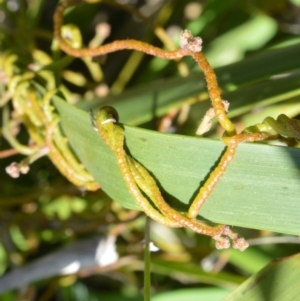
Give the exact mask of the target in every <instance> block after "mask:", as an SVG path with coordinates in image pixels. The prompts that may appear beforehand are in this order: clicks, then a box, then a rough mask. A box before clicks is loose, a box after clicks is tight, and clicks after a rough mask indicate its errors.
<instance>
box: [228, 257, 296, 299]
mask: <svg viewBox="0 0 300 301" xmlns="http://www.w3.org/2000/svg"><path fill="white" fill-rule="evenodd" d="M299 263H300V254H296V255H294V256H291V257H286V258H283V259H278V260H274V261H272V262H271V263H270V264H269V265H267V266H266V267H265V268H264V269H262V270H261V271H260V272H258V273H257V274H255V275H253V276H252V277H250V278H249V279H248V280H246V281H245V282H244V283H243V284H242V285H241V286H239V287H238V288H237V289H236V290H234V291H233V292H232V293H230V294H229V295H228V296H227V297H225V298H224V299H223V301H226V300H228V301H229V300H230V301H238V300H243V301H247V300H256V301H263V300H272V301H284V300H297V298H298V297H299V294H300V286H299V285H298V279H299V273H300V264H299Z"/></svg>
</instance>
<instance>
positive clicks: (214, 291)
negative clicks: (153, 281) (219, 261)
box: [152, 288, 227, 301]
mask: <svg viewBox="0 0 300 301" xmlns="http://www.w3.org/2000/svg"><path fill="white" fill-rule="evenodd" d="M226 292H227V290H225V289H221V288H187V289H180V290H174V291H171V292H166V293H161V294H157V295H155V296H153V298H152V300H153V301H181V300H183V299H187V300H189V301H198V300H205V301H220V300H221V298H223V297H224V296H226Z"/></svg>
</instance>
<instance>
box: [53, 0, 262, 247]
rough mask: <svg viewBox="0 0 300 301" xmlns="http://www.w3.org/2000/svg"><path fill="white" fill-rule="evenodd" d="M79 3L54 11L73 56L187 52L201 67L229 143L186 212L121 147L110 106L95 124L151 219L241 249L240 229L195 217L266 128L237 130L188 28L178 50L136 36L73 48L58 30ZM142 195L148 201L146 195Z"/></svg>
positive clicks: (75, 0)
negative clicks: (242, 147) (242, 146)
mask: <svg viewBox="0 0 300 301" xmlns="http://www.w3.org/2000/svg"><path fill="white" fill-rule="evenodd" d="M79 2H81V1H80V0H72V1H66V2H63V3H62V4H60V5H59V6H58V8H57V10H56V12H55V14H54V35H55V38H56V40H57V41H58V44H59V46H60V48H61V49H62V50H63V51H64V52H66V53H67V54H69V55H72V56H75V57H85V56H89V57H95V56H101V55H105V54H108V53H112V52H116V51H119V50H137V51H141V52H144V53H146V54H149V55H153V56H156V57H159V58H163V59H168V60H178V59H181V58H183V57H185V56H191V57H192V58H193V59H194V60H195V61H196V62H197V64H198V65H199V67H200V68H201V69H202V71H203V73H204V76H205V79H206V83H207V88H208V93H209V97H210V99H211V102H212V106H213V114H212V115H214V116H215V117H216V118H217V120H218V121H219V122H220V124H221V126H222V128H223V129H224V130H225V133H224V137H223V142H224V143H225V145H226V146H227V149H226V151H225V153H224V154H223V155H222V158H221V160H220V162H219V163H218V165H217V167H216V168H215V170H214V171H213V172H212V173H211V174H210V176H209V178H208V180H207V181H206V183H205V184H204V186H203V187H202V188H201V189H200V190H199V193H198V194H197V196H196V198H195V199H194V200H193V202H192V204H191V206H190V209H189V211H188V213H187V215H185V214H182V213H180V212H178V211H176V210H174V209H173V208H171V207H170V206H169V205H168V204H167V203H166V202H165V200H164V199H163V197H162V195H161V192H160V190H159V188H158V186H157V184H156V182H155V180H154V179H153V178H152V176H151V175H150V174H149V173H148V171H147V170H146V169H145V168H144V167H143V166H142V165H141V164H140V163H138V162H137V161H135V160H134V159H133V158H131V157H130V156H129V155H128V154H127V153H126V152H125V150H124V130H123V129H122V128H121V127H120V126H119V125H117V124H116V122H117V117H114V112H113V109H112V108H104V109H103V110H100V112H99V114H98V115H97V116H98V117H97V118H96V124H95V123H94V122H93V127H94V128H95V129H96V130H97V131H98V132H99V133H100V135H101V137H102V139H103V140H104V141H105V142H106V144H107V145H108V146H109V148H110V149H111V150H112V151H113V152H114V153H115V155H116V159H117V162H118V165H119V168H120V171H121V173H122V176H123V179H124V181H125V183H126V185H127V188H128V190H129V192H130V193H131V195H132V196H133V197H134V199H135V201H136V202H137V204H139V205H140V207H141V208H142V209H143V210H144V211H145V213H147V214H148V215H149V216H150V217H152V218H153V219H155V220H157V221H159V222H160V223H163V224H165V225H169V226H171V227H186V228H189V229H191V230H193V231H195V232H197V233H201V234H205V235H209V236H212V237H213V238H214V239H215V240H216V246H217V248H228V247H229V245H230V243H229V238H230V239H231V240H232V243H233V246H234V247H235V248H237V249H240V250H244V249H245V248H246V247H247V246H248V244H247V243H246V242H245V240H244V239H243V238H240V237H239V236H238V234H235V233H233V232H232V231H231V230H230V229H229V227H228V226H221V225H220V226H216V227H210V226H207V225H205V224H203V223H201V222H200V221H198V220H196V219H195V218H196V217H197V215H198V214H199V210H200V209H201V207H202V205H203V204H204V202H205V201H206V199H207V198H208V196H209V195H210V193H211V192H212V191H213V189H214V187H215V186H216V184H217V183H218V181H219V180H220V177H221V176H222V175H223V174H224V172H225V171H226V168H227V166H228V165H229V163H230V162H231V161H232V160H233V158H234V155H235V151H236V149H237V146H238V144H239V143H241V142H254V141H259V140H265V139H266V138H267V137H268V135H267V134H264V133H250V134H249V133H247V134H245V133H242V134H237V133H236V130H235V126H234V124H233V123H232V122H231V121H230V119H229V118H228V117H227V109H228V103H227V102H226V101H224V100H222V98H221V90H220V88H219V86H218V83H217V78H216V74H215V72H214V70H213V69H212V67H211V66H210V64H209V63H208V61H207V60H206V58H205V56H204V54H203V53H202V52H201V49H202V40H201V38H199V37H193V36H192V34H191V32H190V31H188V30H184V31H183V32H182V34H181V38H180V46H181V49H177V50H173V51H170V50H163V49H161V48H158V47H155V46H153V45H150V44H147V43H145V42H141V41H137V40H132V39H129V40H117V41H114V42H112V43H109V44H105V45H102V46H99V47H96V48H82V49H75V48H73V47H71V46H70V45H69V44H68V41H67V40H68V37H66V38H64V37H62V35H61V27H62V25H63V12H64V10H65V9H66V8H67V7H69V6H72V5H74V4H77V3H79ZM144 195H146V196H147V197H148V198H149V199H150V201H151V202H150V201H149V200H148V199H147V198H145V197H144Z"/></svg>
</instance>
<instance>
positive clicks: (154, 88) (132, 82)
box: [0, 0, 300, 301]
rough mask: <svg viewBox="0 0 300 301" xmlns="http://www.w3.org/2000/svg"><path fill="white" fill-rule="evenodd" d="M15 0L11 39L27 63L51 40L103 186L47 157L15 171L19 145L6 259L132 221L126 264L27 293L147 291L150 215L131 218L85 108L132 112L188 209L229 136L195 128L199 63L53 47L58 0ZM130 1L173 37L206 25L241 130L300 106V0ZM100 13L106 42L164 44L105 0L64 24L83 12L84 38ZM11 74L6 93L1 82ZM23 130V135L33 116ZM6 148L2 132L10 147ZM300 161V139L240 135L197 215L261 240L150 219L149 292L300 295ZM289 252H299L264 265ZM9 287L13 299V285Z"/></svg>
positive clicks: (136, 150)
mask: <svg viewBox="0 0 300 301" xmlns="http://www.w3.org/2000/svg"><path fill="white" fill-rule="evenodd" d="M8 3H9V2H6V1H4V2H0V5H1V10H0V17H1V16H3V17H1V18H3V24H2V25H1V27H0V29H1V32H0V35H1V52H4V51H7V50H10V51H12V52H15V53H17V54H18V56H19V67H20V70H21V71H20V72H22V71H23V72H24V71H25V70H26V68H27V66H28V64H30V63H31V61H32V57H31V53H32V51H33V49H42V50H43V51H45V52H47V53H48V54H49V55H50V56H51V57H52V58H53V59H54V61H55V64H52V65H51V66H50V67H49V69H50V70H51V71H53V74H55V75H56V77H57V78H56V80H57V82H58V83H62V84H64V85H65V87H66V90H67V95H68V102H69V103H68V104H67V103H66V102H63V101H62V99H61V97H59V96H57V97H55V99H54V104H55V106H56V108H57V110H58V112H59V114H60V117H61V122H62V127H63V129H64V131H65V134H66V135H67V137H68V139H69V141H70V143H71V145H72V147H73V149H74V150H75V152H76V154H77V155H78V157H79V158H80V160H81V161H82V162H83V164H84V165H85V167H86V168H87V169H88V170H89V171H90V172H91V173H92V174H93V176H94V177H95V179H96V180H97V181H98V182H99V183H100V184H101V185H102V186H103V188H104V191H97V192H93V193H92V192H86V193H82V192H81V191H79V190H78V189H77V188H76V187H74V186H73V185H71V184H70V183H68V182H67V181H66V180H65V179H64V178H63V177H62V176H61V175H60V174H59V172H58V171H57V169H56V168H55V167H54V166H53V165H52V164H51V162H50V161H49V160H48V159H47V158H42V159H40V160H39V161H37V162H35V163H34V164H32V166H31V170H30V172H29V174H28V175H25V176H22V177H20V178H18V179H11V178H9V177H8V175H7V174H6V173H5V171H4V170H5V167H6V166H7V165H9V164H10V163H11V162H12V161H18V160H20V159H22V157H21V156H17V157H14V158H13V159H12V158H11V157H9V158H5V159H3V160H1V161H0V164H1V172H0V177H1V187H0V206H1V210H0V223H1V248H0V270H1V272H2V273H4V272H5V271H9V270H10V269H11V268H12V267H13V266H18V265H23V264H26V263H29V262H31V261H33V260H34V259H36V258H40V257H42V256H43V255H45V254H46V253H48V252H49V251H51V250H52V249H55V248H58V247H60V246H62V245H66V244H68V243H70V242H72V241H74V240H78V239H80V238H82V237H85V236H89V235H94V234H97V233H99V229H100V230H101V232H104V233H107V231H108V229H110V228H111V227H113V226H116V225H119V224H121V223H122V222H124V221H126V220H128V222H127V223H126V228H125V230H124V231H123V232H122V234H121V235H120V237H119V239H118V241H117V246H118V250H119V253H120V256H121V257H125V256H127V255H135V258H134V259H132V261H131V262H130V263H129V264H127V265H125V266H118V267H117V268H116V269H114V270H111V271H109V272H107V273H105V274H97V275H93V276H90V277H88V278H83V279H82V278H80V277H77V276H76V275H75V276H73V277H63V278H55V279H53V278H51V279H43V280H42V279H41V281H38V283H37V284H34V285H33V287H34V289H35V290H34V292H35V293H34V294H33V295H32V297H31V299H32V300H44V299H43V298H45V299H46V298H48V299H47V300H102V299H103V300H142V299H143V297H142V289H143V279H142V278H143V277H141V275H142V270H143V246H142V243H141V241H142V239H143V237H144V234H143V231H144V215H138V216H136V218H134V219H132V218H131V216H133V215H134V214H135V212H134V211H131V210H129V209H126V208H130V209H137V208H136V207H135V206H134V204H133V201H132V199H131V198H130V196H129V195H128V193H127V192H126V189H125V186H124V184H122V180H121V178H120V176H119V174H118V171H117V167H116V164H115V162H114V158H113V156H112V155H111V154H110V153H109V151H108V149H106V148H105V146H104V144H103V143H102V141H101V139H99V137H98V135H97V133H95V132H94V131H92V130H91V128H90V123H89V119H88V114H87V113H86V112H85V111H87V110H88V109H89V108H93V109H95V108H98V107H100V106H102V105H107V104H109V105H111V106H113V107H115V108H116V109H117V110H118V112H119V114H120V121H121V122H122V123H125V124H126V126H125V130H126V143H127V146H128V149H129V150H130V152H131V154H132V155H133V156H134V157H135V158H137V159H138V160H139V161H140V162H142V163H143V164H144V165H145V166H146V167H147V168H149V170H150V171H151V172H152V173H153V175H154V176H155V177H156V178H157V179H158V181H159V183H160V185H161V186H162V188H163V190H164V192H165V194H166V195H167V196H168V200H169V201H170V203H172V205H174V206H175V207H176V206H177V208H178V209H184V208H186V206H185V204H187V203H188V202H189V201H190V199H191V197H192V195H193V193H194V192H195V191H196V189H197V187H199V185H201V183H202V181H203V179H204V178H205V177H206V176H207V175H208V173H209V171H210V170H211V168H212V167H213V166H214V164H215V162H216V160H217V159H218V158H219V156H220V154H221V152H222V149H223V145H222V144H221V142H219V140H216V138H218V137H220V133H219V132H218V127H217V126H215V127H214V129H213V130H212V131H211V132H209V133H208V134H207V138H213V139H214V140H213V139H199V138H194V137H192V136H193V135H194V132H195V129H196V127H197V124H198V123H199V121H200V120H201V118H202V116H203V115H204V113H205V111H206V110H207V109H208V108H209V106H210V104H209V101H208V99H207V93H206V88H205V82H204V79H203V76H202V74H201V72H200V71H199V70H198V68H197V67H196V66H194V63H193V62H192V61H191V60H189V59H185V60H184V62H185V64H186V65H187V66H188V68H189V70H190V73H189V74H188V75H187V76H186V77H184V78H183V77H181V76H180V75H179V74H178V69H177V67H176V64H174V62H167V61H164V60H161V59H156V58H152V57H147V56H144V55H142V54H137V53H134V54H131V53H130V52H128V51H126V52H118V53H115V54H111V55H108V56H107V57H106V58H105V59H101V58H100V59H99V60H98V61H99V62H98V63H97V67H95V66H94V65H93V64H91V65H87V64H84V63H83V62H82V61H80V60H75V59H72V58H70V57H68V56H65V55H64V54H62V53H61V54H57V53H55V52H52V50H51V42H52V19H51V18H52V14H53V12H54V8H55V1H30V2H28V4H27V2H25V1H20V2H16V3H18V5H17V10H16V12H15V11H13V9H14V8H13V7H11V6H9V4H8ZM11 3H12V2H11ZM134 5H135V6H136V7H139V8H140V9H142V8H143V9H144V10H145V11H146V12H149V13H150V17H151V18H152V19H155V20H156V21H157V22H158V24H160V25H161V26H163V27H164V28H166V29H167V30H168V32H169V33H170V34H172V33H173V35H172V37H173V39H174V42H175V43H177V42H178V41H177V39H178V35H179V31H180V30H181V29H183V28H188V29H190V30H192V32H193V34H194V35H199V36H201V37H202V39H203V40H204V49H203V51H204V53H205V54H206V55H207V58H208V60H209V61H210V63H211V64H212V65H213V66H214V67H216V73H217V75H218V81H219V83H220V86H221V87H222V89H223V95H224V99H226V100H228V101H230V103H231V106H230V116H231V117H233V118H234V120H235V122H236V124H237V125H238V127H239V128H240V129H243V128H244V127H246V126H249V125H251V124H255V123H257V122H261V121H262V120H263V119H264V118H265V117H266V116H273V117H276V116H277V115H279V114H281V113H285V114H287V115H289V116H290V117H296V116H298V115H299V112H300V104H299V95H300V89H299V83H300V77H299V66H300V56H299V53H300V44H299V41H300V39H299V32H300V29H299V27H300V25H299V18H300V4H299V3H297V1H296V0H294V1H285V0H280V1H276V2H275V1H268V0H264V1H253V0H247V1H239V0H230V1H223V0H214V1H213V0H209V1H162V2H161V3H160V4H158V6H157V7H155V5H154V6H152V5H151V4H150V2H149V3H148V4H147V3H146V2H144V1H136V3H134ZM191 5H194V6H191ZM191 7H192V13H193V12H195V11H196V12H197V9H200V11H199V14H198V15H196V16H194V17H192V16H191V15H190V13H189V10H188V8H191ZM99 20H102V21H107V23H108V24H110V25H111V33H110V35H109V37H108V41H113V40H116V39H122V38H127V37H130V38H136V39H140V40H143V41H148V42H150V43H153V44H155V45H160V44H159V41H158V40H157V39H156V38H155V36H154V33H153V29H151V28H149V27H148V26H147V24H144V23H143V22H140V21H137V20H136V19H135V18H133V17H132V16H131V15H130V14H128V13H125V12H123V11H120V10H115V9H112V8H111V7H109V6H106V5H100V4H99V3H96V4H82V5H81V6H80V7H77V8H75V9H72V10H70V11H69V13H68V14H67V15H66V18H65V23H74V24H76V25H77V26H78V27H79V28H80V29H81V31H82V36H83V40H84V43H85V44H87V43H88V42H89V40H90V39H91V38H92V37H93V36H94V26H95V25H96V24H97V23H98V22H99ZM99 64H100V65H99ZM99 66H101V69H100V68H99ZM0 67H1V66H0ZM66 71H72V73H71V72H69V73H68V72H66ZM58 74H59V76H58ZM95 74H98V75H95ZM95 78H97V80H95ZM1 85H2V86H1V89H2V92H3V91H4V89H5V88H4V87H5V83H2V84H1ZM38 87H39V89H41V90H42V91H43V87H40V86H38ZM97 88H98V89H99V88H102V89H104V91H105V90H106V89H108V90H109V92H110V95H109V96H106V97H104V96H99V93H98V95H97ZM70 103H75V105H72V106H71V105H70ZM183 105H185V106H186V105H191V107H190V111H189V114H188V118H187V120H186V121H185V122H184V123H182V124H180V123H178V121H176V122H175V126H176V132H177V133H178V134H181V135H170V134H164V135H163V134H160V133H156V132H153V131H149V130H156V129H157V124H158V119H159V118H160V117H162V116H163V115H164V114H166V113H167V112H169V111H170V110H171V109H175V108H180V107H182V106H183ZM78 108H79V109H80V110H78ZM74 121H75V122H74ZM127 125H128V126H127ZM137 127H139V128H137ZM182 135H185V136H182ZM18 138H19V139H20V141H22V142H23V143H26V141H27V139H28V136H27V133H26V131H25V130H24V129H21V132H20V133H19V136H18ZM7 148H9V145H8V143H7V142H6V141H5V139H3V138H2V139H1V150H4V149H7ZM299 165H300V154H299V149H296V148H295V149H292V148H287V147H278V146H270V145H250V144H245V145H241V146H239V150H238V153H237V157H236V158H235V160H234V161H233V162H232V164H231V165H230V167H229V169H228V172H226V174H225V175H224V177H223V178H222V181H221V182H220V184H219V185H218V186H217V188H216V190H215V191H214V192H213V194H212V196H211V198H209V200H208V202H207V204H205V207H204V208H203V212H201V215H202V216H203V217H205V218H207V219H209V220H211V221H213V222H220V223H226V224H230V225H234V226H240V227H245V228H244V229H238V232H239V233H241V234H243V236H244V237H245V238H247V239H249V241H250V242H251V239H253V240H252V242H253V246H251V247H250V248H249V249H247V250H246V251H245V252H243V253H241V252H239V251H236V250H231V249H230V250H225V251H216V250H215V249H214V246H213V244H212V243H211V241H210V239H209V238H207V237H202V236H199V235H196V234H194V233H190V232H188V231H186V230H184V229H175V230H174V229H168V228H164V227H162V226H160V225H157V224H152V225H151V237H152V240H153V241H154V243H155V244H156V245H157V246H158V247H159V248H160V251H159V252H157V253H152V255H151V265H152V292H153V295H154V297H153V298H152V299H151V300H156V301H166V300H170V299H171V298H172V300H174V301H175V300H177V299H178V300H182V298H188V299H189V300H200V299H201V298H202V299H203V300H222V299H223V298H224V300H294V296H298V295H299V288H298V287H297V286H296V285H295V286H291V283H293V282H295V281H296V279H297V278H299V271H300V267H299V255H298V254H297V252H299V242H297V240H296V237H292V236H287V234H294V235H299V232H300V224H299V218H298V216H299V195H300V191H299V190H300V189H299V187H300V186H299V179H300V173H299V170H300V168H299ZM112 199H113V200H112ZM121 205H122V206H121ZM123 206H125V207H123ZM235 228H236V227H235ZM254 229H257V230H254ZM272 231H275V232H279V233H280V234H278V233H273V232H272ZM268 237H273V240H272V239H271V240H269V239H268ZM255 239H256V240H255ZM291 242H292V243H291ZM254 243H257V244H258V245H254ZM285 256H291V257H290V258H289V257H288V258H285V259H284V260H281V261H278V262H274V263H272V264H271V265H269V266H268V263H269V262H270V261H271V260H274V259H275V258H279V257H285ZM264 267H265V268H264ZM262 268H264V269H263V270H262V271H260V272H259V273H258V271H259V270H260V269H262ZM261 279H263V281H262V280H261ZM261 281H262V282H261ZM0 283H1V278H0ZM279 284H280V285H279ZM239 285H241V286H239ZM291 287H292V288H291ZM287 288H289V289H288V290H287ZM3 298H5V300H15V298H16V293H13V292H10V293H7V294H5V295H4V297H3ZM39 298H40V299H39Z"/></svg>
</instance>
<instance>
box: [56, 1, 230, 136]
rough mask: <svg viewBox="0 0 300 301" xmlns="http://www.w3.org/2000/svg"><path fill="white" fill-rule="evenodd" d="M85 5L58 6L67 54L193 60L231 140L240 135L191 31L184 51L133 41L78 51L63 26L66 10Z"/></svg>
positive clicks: (62, 43) (183, 44)
mask: <svg viewBox="0 0 300 301" xmlns="http://www.w3.org/2000/svg"><path fill="white" fill-rule="evenodd" d="M79 2H81V1H80V0H72V1H66V2H63V3H62V4H60V5H59V6H58V8H57V9H56V11H55V14H54V17H53V18H54V36H55V38H56V39H57V41H58V43H59V46H60V48H61V49H62V50H63V51H65V52H66V53H67V54H69V55H72V56H75V57H85V56H91V57H94V56H101V55H105V54H108V53H112V52H116V51H119V50H125V49H127V50H137V51H141V52H144V53H146V54H149V55H153V56H156V57H159V58H163V59H168V60H178V59H181V58H183V57H185V56H192V57H193V59H194V60H195V61H196V62H197V63H198V65H199V66H200V68H201V69H202V70H203V72H204V75H205V79H206V83H207V88H208V91H209V96H210V99H211V102H212V105H213V108H214V111H215V116H216V118H217V119H218V121H219V122H220V124H221V126H222V127H223V128H224V130H225V131H226V133H227V135H228V136H233V135H234V134H236V131H235V126H234V124H233V123H232V122H231V121H230V119H229V118H228V117H227V114H226V110H225V108H224V104H223V103H222V98H221V92H220V89H219V87H218V83H217V79H216V75H215V72H214V70H213V69H212V67H211V66H210V64H209V63H208V61H207V60H206V58H205V56H204V55H203V53H202V52H200V50H201V43H202V40H201V39H200V38H194V37H193V36H192V35H191V33H190V32H189V31H185V34H183V35H182V36H183V39H185V40H183V41H181V49H177V50H172V51H170V50H164V49H161V48H158V47H155V46H153V45H150V44H147V43H145V42H141V41H137V40H133V39H129V40H117V41H114V42H112V43H109V44H105V45H102V46H99V47H96V48H82V49H75V48H73V47H71V46H70V45H69V44H68V43H67V42H66V40H65V39H64V38H63V37H62V36H61V26H62V25H63V12H64V10H65V9H66V8H67V7H69V6H72V5H74V4H77V3H79Z"/></svg>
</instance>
